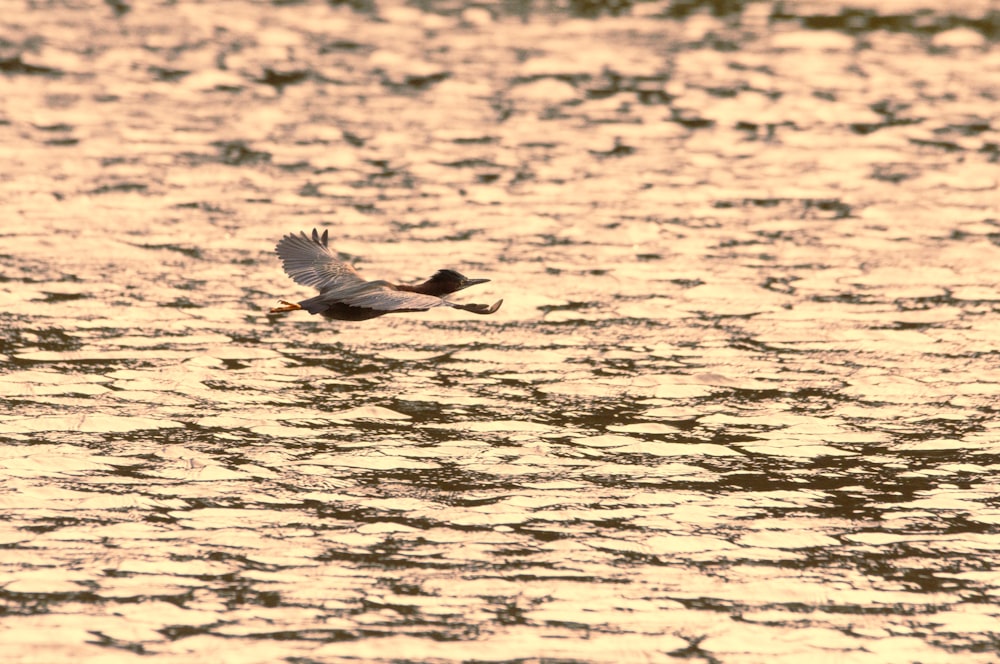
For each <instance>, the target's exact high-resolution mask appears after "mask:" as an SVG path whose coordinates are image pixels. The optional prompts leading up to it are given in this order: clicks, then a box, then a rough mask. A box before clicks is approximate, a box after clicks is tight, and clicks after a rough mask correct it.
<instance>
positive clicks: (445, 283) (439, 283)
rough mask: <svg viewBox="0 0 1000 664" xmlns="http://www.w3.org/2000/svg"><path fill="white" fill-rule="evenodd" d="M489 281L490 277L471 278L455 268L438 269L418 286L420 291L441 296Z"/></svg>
mask: <svg viewBox="0 0 1000 664" xmlns="http://www.w3.org/2000/svg"><path fill="white" fill-rule="evenodd" d="M487 281H489V279H469V278H468V277H466V276H465V275H462V274H459V273H458V272H455V271H454V270H438V271H437V272H435V273H434V275H433V276H432V277H431V278H430V279H428V280H427V281H425V282H424V283H422V284H420V285H419V286H417V287H416V288H419V291H418V292H420V293H425V294H427V295H436V296H438V297H441V296H442V295H447V294H448V293H454V292H456V291H460V290H462V289H463V288H468V287H469V286H475V285H476V284H485V283H486V282H487Z"/></svg>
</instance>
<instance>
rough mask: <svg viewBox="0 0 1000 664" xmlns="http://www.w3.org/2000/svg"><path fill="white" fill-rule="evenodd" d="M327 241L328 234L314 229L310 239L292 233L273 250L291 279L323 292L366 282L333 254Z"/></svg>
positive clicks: (302, 234)
mask: <svg viewBox="0 0 1000 664" xmlns="http://www.w3.org/2000/svg"><path fill="white" fill-rule="evenodd" d="M327 238H328V231H324V232H323V235H322V237H321V236H320V234H319V233H318V232H317V231H316V230H315V229H314V230H313V232H312V237H311V238H310V237H309V236H307V235H306V234H305V233H299V234H298V235H295V234H292V233H289V234H288V235H286V236H285V237H283V238H281V240H280V241H279V242H278V246H276V247H275V248H274V250H275V251H276V252H277V254H278V257H279V258H280V259H281V263H282V266H283V267H284V268H285V272H286V273H287V274H288V276H289V277H291V278H292V280H293V281H294V282H295V283H297V284H302V285H303V286H312V287H313V288H316V289H318V290H319V292H321V293H323V292H325V291H328V290H332V289H338V290H339V289H340V288H343V287H353V286H358V285H361V284H365V283H367V282H365V280H364V279H363V278H362V277H361V275H360V274H358V272H357V270H355V269H354V268H353V267H352V266H351V265H349V264H348V263H345V262H344V261H342V260H340V259H339V258H337V256H336V255H335V254H334V253H333V252H332V251H330V249H329V248H328V247H327Z"/></svg>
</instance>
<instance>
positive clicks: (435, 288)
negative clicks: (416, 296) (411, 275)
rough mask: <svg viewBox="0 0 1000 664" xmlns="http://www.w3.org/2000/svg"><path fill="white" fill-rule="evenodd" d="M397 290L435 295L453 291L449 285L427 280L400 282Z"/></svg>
mask: <svg viewBox="0 0 1000 664" xmlns="http://www.w3.org/2000/svg"><path fill="white" fill-rule="evenodd" d="M396 290H401V291H405V292H407V293H420V294H422V295H433V296H434V297H441V296H442V295H447V294H448V293H450V292H451V291H450V290H448V288H447V286H444V285H443V284H438V283H434V282H433V281H425V282H424V283H422V284H412V285H407V284H399V285H398V286H396Z"/></svg>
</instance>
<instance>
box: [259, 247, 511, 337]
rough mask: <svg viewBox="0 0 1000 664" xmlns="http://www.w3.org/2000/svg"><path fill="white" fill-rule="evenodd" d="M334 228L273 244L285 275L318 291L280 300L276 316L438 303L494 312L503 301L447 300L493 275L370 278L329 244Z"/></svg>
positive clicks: (344, 316) (358, 315) (339, 316)
mask: <svg viewBox="0 0 1000 664" xmlns="http://www.w3.org/2000/svg"><path fill="white" fill-rule="evenodd" d="M329 234H330V231H323V235H320V234H319V231H317V230H316V229H315V228H314V229H313V232H312V237H309V236H308V235H306V234H305V233H304V232H300V233H299V234H298V235H296V234H294V233H289V234H288V235H286V236H285V237H283V238H281V240H280V241H279V242H278V245H277V246H276V247H275V248H274V250H275V252H277V254H278V257H279V258H280V259H281V262H282V267H284V269H285V273H286V274H287V275H288V276H289V277H291V278H292V280H293V281H294V282H295V283H297V284H302V285H303V286H312V287H313V288H316V289H317V290H318V291H319V295H316V296H313V297H311V298H309V299H307V300H302V301H301V302H299V303H298V304H295V303H293V302H286V301H285V300H279V302H281V304H282V306H280V307H275V308H274V309H271V312H270V313H272V314H278V313H283V312H286V311H296V310H298V309H305V310H306V311H308V312H309V313H311V314H320V315H322V316H325V317H326V318H331V319H333V320H368V319H369V318H377V317H379V316H384V315H385V314H397V313H404V312H408V311H427V310H428V309H433V308H434V307H452V308H454V309H461V310H462V311H469V312H471V313H474V314H492V313H493V312H495V311H496V310H497V309H499V308H500V305H501V304H503V300H498V301H497V302H496V303H494V304H492V305H485V304H457V303H455V302H451V301H449V300H446V299H445V297H444V296H446V295H450V294H451V293H455V292H457V291H460V290H462V289H463V288H468V287H469V286H475V285H476V284H485V283H486V282H487V281H489V279H469V278H467V277H465V276H463V275H461V274H459V273H458V272H455V271H454V270H438V271H437V272H435V273H434V275H433V276H431V278H430V279H428V280H427V281H425V282H423V283H419V284H413V285H406V284H391V283H389V282H388V281H366V280H365V279H364V278H362V276H361V275H360V274H358V271H357V270H355V269H354V267H352V266H351V265H350V264H348V263H345V262H344V261H342V260H340V259H339V258H337V256H336V254H334V253H333V252H332V251H330V248H329V246H328V245H327V240H328V238H329Z"/></svg>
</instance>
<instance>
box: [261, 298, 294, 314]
mask: <svg viewBox="0 0 1000 664" xmlns="http://www.w3.org/2000/svg"><path fill="white" fill-rule="evenodd" d="M278 302H281V304H283V305H284V306H283V307H275V308H274V309H271V310H270V311H269V312H268V313H270V314H281V313H284V312H286V311H296V310H298V309H301V308H302V307H300V306H299V305H297V304H294V303H292V302H286V301H284V300H278Z"/></svg>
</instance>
